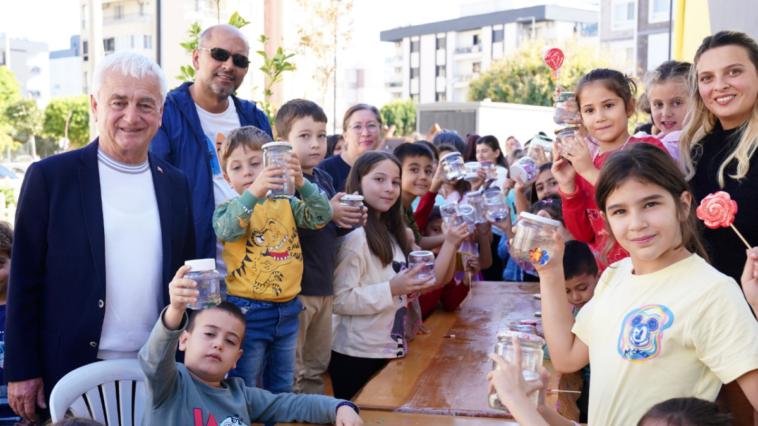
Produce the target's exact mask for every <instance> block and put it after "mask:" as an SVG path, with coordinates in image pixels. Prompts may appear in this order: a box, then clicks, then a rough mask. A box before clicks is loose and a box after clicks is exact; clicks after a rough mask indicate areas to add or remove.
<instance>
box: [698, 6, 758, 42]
mask: <svg viewBox="0 0 758 426" xmlns="http://www.w3.org/2000/svg"><path fill="white" fill-rule="evenodd" d="M756 6H758V3H757V2H756V0H729V1H723V0H708V9H709V12H710V15H711V32H712V33H714V34H715V33H717V32H719V31H723V30H737V31H743V32H746V33H748V34H750V36H751V37H753V38H754V39H756V40H758V13H757V12H756Z"/></svg>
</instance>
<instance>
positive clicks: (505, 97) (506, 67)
mask: <svg viewBox="0 0 758 426" xmlns="http://www.w3.org/2000/svg"><path fill="white" fill-rule="evenodd" d="M544 47H545V40H536V41H534V42H530V41H524V42H523V43H522V44H521V47H520V48H519V49H518V51H517V52H516V53H515V54H514V55H512V56H509V57H507V58H505V59H502V60H500V61H498V62H496V63H494V64H493V65H492V67H491V68H490V69H489V70H488V71H485V72H483V73H482V74H481V76H480V77H479V78H477V79H475V80H472V81H471V82H470V84H469V99H470V100H472V101H481V100H483V99H485V98H490V99H492V100H493V101H495V102H509V103H514V104H526V105H540V106H552V105H553V92H554V91H555V86H556V85H555V83H553V82H552V81H551V80H550V71H551V70H550V68H549V67H548V66H547V65H546V64H545V61H544V60H543V59H542V55H541V54H540V51H541V50H542V49H543V48H544ZM562 50H563V51H564V53H565V54H566V59H565V60H564V62H563V66H562V67H561V69H560V81H559V84H560V85H561V86H563V87H566V88H568V89H569V90H571V89H573V88H574V87H576V84H577V83H578V82H579V80H580V79H581V78H582V77H583V76H584V75H585V74H587V73H588V72H589V71H591V70H593V69H595V68H607V67H608V66H609V65H608V61H607V56H608V55H601V54H600V52H599V51H598V49H597V48H595V47H592V46H590V45H587V44H581V43H578V42H577V41H576V40H570V41H568V42H567V43H566V45H565V46H563V47H562ZM603 56H604V57H603Z"/></svg>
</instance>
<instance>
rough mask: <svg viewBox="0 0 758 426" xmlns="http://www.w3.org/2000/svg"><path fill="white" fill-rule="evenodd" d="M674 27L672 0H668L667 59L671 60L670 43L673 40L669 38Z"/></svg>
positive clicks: (672, 42) (671, 43)
mask: <svg viewBox="0 0 758 426" xmlns="http://www.w3.org/2000/svg"><path fill="white" fill-rule="evenodd" d="M673 28H674V0H669V61H670V60H671V45H673V44H674V40H672V39H671V36H672V35H673V34H672V33H673V31H674V30H673Z"/></svg>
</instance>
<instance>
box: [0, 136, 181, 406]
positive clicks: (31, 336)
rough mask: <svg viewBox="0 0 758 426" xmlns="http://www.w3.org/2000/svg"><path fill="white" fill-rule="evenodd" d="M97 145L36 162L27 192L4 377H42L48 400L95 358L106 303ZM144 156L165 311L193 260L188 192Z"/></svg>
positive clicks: (165, 167) (21, 206) (20, 216)
mask: <svg viewBox="0 0 758 426" xmlns="http://www.w3.org/2000/svg"><path fill="white" fill-rule="evenodd" d="M97 148H98V140H95V141H94V142H93V143H90V144H89V145H87V146H86V147H84V148H82V149H79V150H76V151H71V152H66V153H63V154H58V155H55V156H52V157H50V158H46V159H44V160H42V161H39V162H37V163H34V164H32V165H31V166H29V169H28V170H27V171H26V175H25V177H24V183H23V186H22V187H21V196H20V197H19V202H18V210H17V212H16V228H15V230H14V238H13V257H12V262H11V271H10V280H9V282H11V283H13V284H11V285H9V286H8V306H7V317H6V320H7V322H6V329H5V343H6V346H5V371H4V373H5V380H6V381H8V382H18V381H23V380H28V379H33V378H36V377H42V380H43V382H44V388H45V395H46V398H49V396H50V392H51V391H52V390H53V386H55V384H56V383H57V382H58V380H60V379H61V377H63V376H64V375H66V374H67V373H69V372H70V371H72V370H74V369H76V368H79V367H81V366H83V365H86V364H90V363H93V362H95V361H96V360H97V351H98V346H99V344H100V336H101V333H102V328H103V320H104V318H105V303H106V301H107V300H108V299H107V298H108V295H107V294H106V284H105V268H106V265H105V229H104V225H103V204H102V198H101V193H100V173H99V165H98V160H97ZM148 158H149V161H150V172H151V173H152V175H153V185H154V187H155V197H156V200H157V202H158V214H159V216H160V224H161V241H162V250H163V267H162V276H163V280H162V290H163V304H164V305H168V304H169V295H168V284H169V282H171V280H172V279H173V277H174V275H175V274H176V271H177V270H178V269H179V268H180V267H181V266H182V265H183V264H184V261H185V260H190V259H195V258H196V257H195V235H194V234H195V232H194V227H193V226H192V223H193V220H192V209H191V208H190V206H191V205H192V193H191V192H190V187H189V184H188V182H187V178H186V177H185V176H184V173H182V172H180V171H179V170H177V169H175V168H174V167H171V166H170V165H169V164H167V163H166V162H164V161H163V160H160V159H158V158H156V157H155V156H154V155H152V154H149V155H148ZM136 267H139V265H137V266H136ZM48 400H49V399H48Z"/></svg>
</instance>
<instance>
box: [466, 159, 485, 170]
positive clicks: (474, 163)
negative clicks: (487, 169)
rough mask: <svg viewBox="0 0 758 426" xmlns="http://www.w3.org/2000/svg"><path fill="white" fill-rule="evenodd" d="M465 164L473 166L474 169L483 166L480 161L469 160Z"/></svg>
mask: <svg viewBox="0 0 758 426" xmlns="http://www.w3.org/2000/svg"><path fill="white" fill-rule="evenodd" d="M464 166H468V167H470V168H473V169H478V168H480V167H482V165H481V164H479V162H478V161H469V162H468V163H464Z"/></svg>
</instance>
